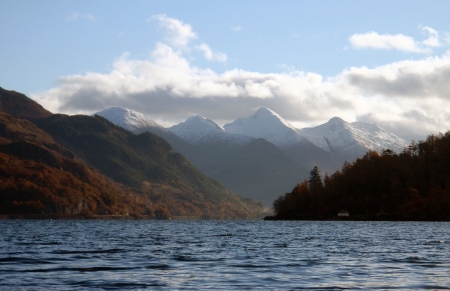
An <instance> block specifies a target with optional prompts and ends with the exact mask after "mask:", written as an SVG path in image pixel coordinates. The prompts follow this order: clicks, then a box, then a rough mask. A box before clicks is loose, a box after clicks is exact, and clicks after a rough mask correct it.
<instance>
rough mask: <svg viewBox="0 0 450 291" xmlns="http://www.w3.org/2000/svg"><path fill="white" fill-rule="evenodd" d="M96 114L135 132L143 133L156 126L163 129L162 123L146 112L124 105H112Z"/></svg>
mask: <svg viewBox="0 0 450 291" xmlns="http://www.w3.org/2000/svg"><path fill="white" fill-rule="evenodd" d="M94 115H99V116H101V117H104V118H106V119H108V120H109V121H110V122H112V123H114V124H115V125H118V126H120V127H123V128H125V129H126V130H129V131H131V132H133V133H142V132H145V131H149V129H151V128H155V127H156V128H160V129H163V127H162V126H161V125H159V124H157V123H156V122H154V121H153V120H151V119H150V118H148V117H147V116H146V115H145V114H143V113H140V112H137V111H134V110H131V109H127V108H123V107H117V106H114V107H110V108H108V109H105V110H102V111H99V112H97V113H95V114H94Z"/></svg>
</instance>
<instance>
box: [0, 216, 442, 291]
mask: <svg viewBox="0 0 450 291" xmlns="http://www.w3.org/2000/svg"><path fill="white" fill-rule="evenodd" d="M0 234H1V237H0V290H311V289H317V290H342V289H350V290H354V289H361V290H367V289H379V290H387V289H400V290H411V289H416V290H419V289H431V290H436V289H449V287H450V223H445V222H444V223H430V222H308V221H306V222H305V221H301V222H276V221H266V222H264V221H231V222H230V221H27V220H16V221H7V220H6V221H0Z"/></svg>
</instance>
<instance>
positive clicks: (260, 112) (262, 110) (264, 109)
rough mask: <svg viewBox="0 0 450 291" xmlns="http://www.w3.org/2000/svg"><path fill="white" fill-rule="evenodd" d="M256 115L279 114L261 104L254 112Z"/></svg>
mask: <svg viewBox="0 0 450 291" xmlns="http://www.w3.org/2000/svg"><path fill="white" fill-rule="evenodd" d="M254 115H255V116H279V115H278V114H277V113H275V111H273V110H271V109H270V108H267V107H265V106H261V107H259V108H258V110H257V111H256V112H255V114H254Z"/></svg>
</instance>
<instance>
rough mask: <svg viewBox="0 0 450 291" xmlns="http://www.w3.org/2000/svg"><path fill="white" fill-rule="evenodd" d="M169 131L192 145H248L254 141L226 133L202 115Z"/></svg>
mask: <svg viewBox="0 0 450 291" xmlns="http://www.w3.org/2000/svg"><path fill="white" fill-rule="evenodd" d="M169 130H170V131H171V132H172V133H174V134H175V135H177V136H179V137H181V138H182V139H184V140H185V141H187V142H188V143H190V144H198V143H202V142H227V143H236V144H246V143H249V142H251V141H252V140H253V138H251V137H249V136H245V135H239V134H233V133H229V132H226V131H225V130H224V129H223V128H222V127H221V126H219V125H218V124H216V123H215V122H214V121H212V120H211V119H207V118H205V117H203V116H200V115H194V116H192V117H190V118H188V119H187V120H186V121H184V122H181V123H179V124H177V125H174V126H172V127H170V128H169Z"/></svg>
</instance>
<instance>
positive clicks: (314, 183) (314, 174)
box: [308, 166, 323, 195]
mask: <svg viewBox="0 0 450 291" xmlns="http://www.w3.org/2000/svg"><path fill="white" fill-rule="evenodd" d="M308 185H309V192H310V193H311V195H316V194H318V193H319V192H320V191H321V190H322V188H323V184H322V177H321V176H320V170H319V168H318V167H317V166H314V168H313V169H312V170H311V172H309V181H308Z"/></svg>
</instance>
